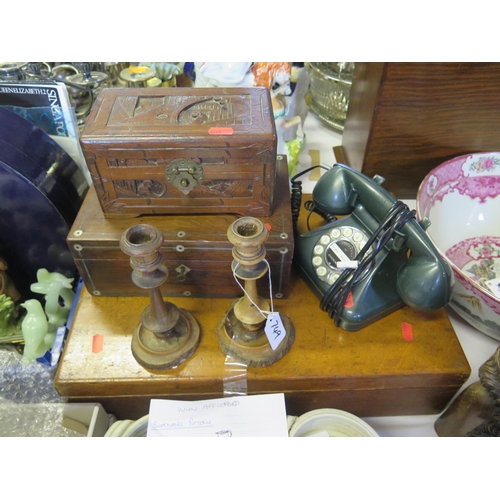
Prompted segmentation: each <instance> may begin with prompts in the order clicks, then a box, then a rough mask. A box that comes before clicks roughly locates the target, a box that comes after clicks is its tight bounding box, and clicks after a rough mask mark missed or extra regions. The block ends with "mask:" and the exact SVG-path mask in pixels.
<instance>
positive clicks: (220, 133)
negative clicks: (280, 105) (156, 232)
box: [80, 87, 277, 217]
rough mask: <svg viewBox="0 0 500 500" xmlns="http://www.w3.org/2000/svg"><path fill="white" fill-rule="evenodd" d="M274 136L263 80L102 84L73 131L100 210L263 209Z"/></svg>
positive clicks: (269, 199) (269, 196)
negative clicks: (259, 83) (245, 84)
mask: <svg viewBox="0 0 500 500" xmlns="http://www.w3.org/2000/svg"><path fill="white" fill-rule="evenodd" d="M276 141H277V137H276V128H275V123H274V118H273V113H272V107H271V99H270V95H269V91H268V90H267V89H265V88H263V87H255V88H227V89H224V88H217V89H215V88H203V89H202V88H153V89H147V88H133V89H132V88H130V89H116V88H113V89H103V90H102V91H101V93H100V94H99V96H98V98H97V99H96V102H95V104H94V106H93V108H92V110H91V112H90V115H89V117H88V120H87V123H86V125H85V127H84V129H83V130H82V134H81V137H80V142H81V146H82V149H83V153H84V155H85V158H86V160H87V165H88V167H89V170H90V173H91V176H92V180H93V183H94V186H95V190H96V193H97V196H98V199H99V202H100V205H101V208H102V211H103V212H104V214H105V216H106V217H113V216H114V217H117V216H118V217H119V216H134V217H135V216H138V215H147V214H195V213H198V214H209V213H237V214H240V215H251V216H254V217H259V216H266V215H270V214H271V213H272V211H273V195H274V185H275V175H276Z"/></svg>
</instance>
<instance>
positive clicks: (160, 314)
mask: <svg viewBox="0 0 500 500" xmlns="http://www.w3.org/2000/svg"><path fill="white" fill-rule="evenodd" d="M227 237H228V240H229V241H230V242H231V243H232V244H233V251H232V254H233V262H232V264H231V268H232V272H233V274H234V276H235V278H239V279H241V280H243V281H244V287H243V289H244V294H243V296H242V297H240V298H239V299H236V300H235V301H234V302H233V303H232V304H231V306H230V308H229V310H228V311H227V313H226V315H225V317H223V318H222V319H221V321H220V322H219V325H218V327H217V335H218V338H219V344H220V346H221V349H222V351H223V353H224V354H226V355H230V356H231V357H233V358H235V359H236V360H237V361H239V362H241V363H245V364H246V365H248V366H256V367H257V366H269V365H271V364H273V363H275V362H276V361H278V360H280V359H281V358H282V357H283V356H284V355H285V354H286V353H287V352H288V351H289V350H290V347H291V346H292V344H293V341H294V339H295V331H294V327H293V324H292V322H291V320H290V318H289V317H288V316H286V315H284V314H279V316H278V319H277V323H278V324H279V327H278V331H277V330H276V324H274V325H269V324H267V323H268V319H270V317H269V315H272V316H271V317H274V318H276V316H277V315H276V313H275V312H274V311H271V310H270V307H269V304H268V303H267V301H266V300H265V299H263V298H261V297H259V296H258V293H257V280H258V279H259V278H262V277H263V276H264V275H265V274H266V273H267V271H268V265H267V262H266V261H265V256H266V250H265V247H264V242H265V241H266V240H267V237H268V231H267V228H266V226H265V225H264V224H263V223H262V222H261V221H260V220H258V219H256V218H253V217H242V218H240V219H237V220H236V221H235V222H233V223H232V224H231V225H230V226H229V229H228V231H227ZM162 243H163V234H162V233H161V232H160V231H159V230H158V229H157V228H155V227H154V226H151V225H148V224H138V225H136V226H132V227H131V228H129V229H128V230H127V231H125V232H124V233H123V235H122V237H121V239H120V248H121V250H122V251H123V252H124V253H126V254H127V255H129V256H130V264H131V266H132V269H133V271H132V281H133V282H134V284H135V285H137V286H138V287H139V288H142V289H146V290H148V292H149V297H150V305H149V306H148V307H146V309H144V311H143V313H142V316H141V321H140V322H139V324H138V325H137V327H136V329H135V330H134V334H133V336H132V354H133V356H134V358H135V359H136V361H137V362H138V363H139V364H140V365H141V366H143V367H144V368H146V369H148V370H167V369H171V368H175V367H177V366H179V365H180V364H181V363H182V362H183V361H185V360H187V359H188V358H190V357H191V356H192V355H193V354H194V352H195V351H196V348H197V347H198V344H199V342H200V336H201V331H200V326H199V324H198V322H197V321H196V319H195V318H194V316H193V315H192V314H191V313H190V312H189V311H186V310H185V309H182V308H179V307H177V306H176V305H174V304H172V303H171V302H168V301H166V300H164V299H163V297H162V295H161V291H160V286H161V285H162V284H163V283H164V282H165V281H166V280H167V277H168V269H167V268H166V266H165V265H164V264H163V263H162V262H163V257H162V254H161V252H160V247H161V245H162ZM269 279H270V278H269ZM269 328H271V329H274V330H273V333H272V334H273V335H276V334H277V335H279V336H281V338H280V339H279V343H276V342H274V341H270V340H269Z"/></svg>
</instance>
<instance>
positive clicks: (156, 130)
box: [80, 87, 276, 150]
mask: <svg viewBox="0 0 500 500" xmlns="http://www.w3.org/2000/svg"><path fill="white" fill-rule="evenodd" d="M166 140H168V143H169V145H170V146H171V147H173V146H174V145H175V144H179V145H180V146H182V147H186V146H187V145H188V144H193V147H195V146H196V147H213V148H224V147H225V148H227V147H230V146H232V145H234V146H239V147H241V146H245V145H246V146H247V147H251V149H252V150H254V149H261V148H259V147H257V146H256V145H258V143H259V141H262V140H266V141H267V142H269V140H272V141H274V142H275V141H276V128H275V123H274V118H273V112H272V106H271V98H270V95H269V91H268V90H267V89H266V88H264V87H252V88H184V87H182V88H176V87H168V88H151V89H149V88H127V89H122V88H119V89H118V88H109V89H103V90H102V91H101V92H100V93H99V96H98V97H97V99H96V102H95V103H94V105H93V107H92V110H91V112H90V114H89V117H88V119H87V123H86V125H85V127H84V129H83V130H82V134H81V138H80V141H81V143H82V144H83V145H84V147H85V145H92V144H95V145H96V146H99V144H100V143H102V142H103V141H104V142H107V143H109V142H112V143H113V144H121V145H122V146H124V147H130V148H131V149H134V148H137V147H138V144H142V146H144V144H146V143H147V144H148V145H149V146H154V145H164V144H165V141H166ZM126 145H128V146H126ZM252 146H255V147H252Z"/></svg>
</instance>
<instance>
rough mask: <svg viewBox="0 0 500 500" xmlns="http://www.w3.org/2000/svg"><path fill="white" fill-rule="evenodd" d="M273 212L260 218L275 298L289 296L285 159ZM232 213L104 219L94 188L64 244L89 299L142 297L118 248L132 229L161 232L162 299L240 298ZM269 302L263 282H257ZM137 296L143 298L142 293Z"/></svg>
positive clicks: (290, 240) (289, 238) (289, 222)
mask: <svg viewBox="0 0 500 500" xmlns="http://www.w3.org/2000/svg"><path fill="white" fill-rule="evenodd" d="M275 205H276V208H275V210H274V212H273V214H272V215H271V216H267V217H259V220H261V221H262V222H263V223H265V224H266V225H267V227H268V229H269V238H268V240H267V241H266V243H265V247H266V259H267V261H268V262H269V265H270V268H271V276H272V291H273V296H274V297H275V298H279V297H284V296H286V295H287V294H288V292H289V286H290V272H291V267H292V256H293V247H294V239H293V226H292V214H291V205H290V187H289V181H288V167H287V162H286V159H285V158H283V159H279V160H278V161H277V177H276V191H275ZM239 217H240V216H239V215H235V214H205V215H147V216H141V217H136V218H133V217H120V218H107V217H105V216H104V214H103V212H102V210H101V207H100V205H99V201H98V199H97V195H96V192H95V190H94V188H93V187H91V189H90V190H89V193H88V195H87V197H86V199H85V201H84V203H83V205H82V208H81V209H80V211H79V213H78V216H77V217H76V219H75V222H74V224H73V226H72V228H71V230H70V232H69V235H68V238H67V242H68V246H69V249H70V251H71V254H72V256H73V259H74V261H75V264H76V267H77V269H78V271H79V273H80V275H81V277H82V278H83V281H84V283H85V285H86V287H87V289H88V291H89V292H90V293H91V294H92V295H94V296H134V295H141V294H143V295H147V293H148V292H147V290H143V291H141V290H140V289H139V288H138V287H137V286H136V285H134V284H133V283H132V268H131V267H130V259H129V257H128V256H127V255H125V254H124V253H123V252H122V251H121V250H120V247H119V241H120V237H121V235H122V233H123V232H124V231H125V230H127V229H128V228H129V227H131V226H134V225H136V224H151V225H153V226H155V227H157V228H158V229H159V230H160V231H162V233H163V235H164V240H165V241H164V243H163V245H162V248H161V252H162V255H163V259H164V263H165V265H166V266H167V268H168V270H169V276H168V279H167V281H166V282H165V283H164V284H163V285H162V287H161V291H162V293H163V294H164V295H165V296H192V297H239V296H241V295H242V293H243V292H242V290H241V288H240V287H239V286H238V284H237V283H236V281H235V279H234V277H233V273H232V271H231V262H232V245H231V243H229V241H228V239H227V230H228V228H229V226H230V225H231V224H232V223H233V222H234V221H235V220H236V219H238V218H239ZM258 287H259V291H260V292H261V293H262V294H263V296H264V297H269V281H268V279H267V277H264V278H262V279H261V280H259V282H258ZM141 292H142V293H141Z"/></svg>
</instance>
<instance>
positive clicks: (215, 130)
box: [208, 127, 234, 135]
mask: <svg viewBox="0 0 500 500" xmlns="http://www.w3.org/2000/svg"><path fill="white" fill-rule="evenodd" d="M208 133H209V134H210V135H233V134H234V129H233V128H231V127H210V128H209V129H208Z"/></svg>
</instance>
